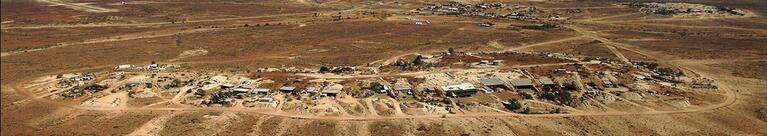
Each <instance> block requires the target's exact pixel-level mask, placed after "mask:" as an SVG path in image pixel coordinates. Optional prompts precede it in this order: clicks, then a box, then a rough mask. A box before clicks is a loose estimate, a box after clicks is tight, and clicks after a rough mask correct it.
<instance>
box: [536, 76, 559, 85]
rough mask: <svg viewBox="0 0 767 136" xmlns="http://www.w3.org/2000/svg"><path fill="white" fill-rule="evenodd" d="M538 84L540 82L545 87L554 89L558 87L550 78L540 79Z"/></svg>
mask: <svg viewBox="0 0 767 136" xmlns="http://www.w3.org/2000/svg"><path fill="white" fill-rule="evenodd" d="M538 82H540V83H541V85H543V86H544V87H553V86H556V85H557V84H556V83H554V81H553V80H551V78H548V77H541V78H540V79H538Z"/></svg>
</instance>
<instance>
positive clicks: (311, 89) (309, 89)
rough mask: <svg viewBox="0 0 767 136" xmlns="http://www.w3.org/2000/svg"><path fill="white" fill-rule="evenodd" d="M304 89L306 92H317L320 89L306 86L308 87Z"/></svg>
mask: <svg viewBox="0 0 767 136" xmlns="http://www.w3.org/2000/svg"><path fill="white" fill-rule="evenodd" d="M304 90H306V92H309V93H317V91H319V90H318V89H317V87H306V89H304Z"/></svg>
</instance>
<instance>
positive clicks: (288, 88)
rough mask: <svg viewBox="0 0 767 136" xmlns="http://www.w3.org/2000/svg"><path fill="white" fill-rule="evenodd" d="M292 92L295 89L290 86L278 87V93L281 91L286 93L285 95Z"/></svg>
mask: <svg viewBox="0 0 767 136" xmlns="http://www.w3.org/2000/svg"><path fill="white" fill-rule="evenodd" d="M293 90H296V87H292V86H283V87H280V91H281V92H286V93H289V92H293Z"/></svg>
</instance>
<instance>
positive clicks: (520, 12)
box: [417, 3, 544, 19]
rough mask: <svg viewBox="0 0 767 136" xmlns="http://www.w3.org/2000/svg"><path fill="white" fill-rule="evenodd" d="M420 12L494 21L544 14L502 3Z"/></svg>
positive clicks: (458, 5) (452, 5)
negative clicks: (503, 12) (500, 11)
mask: <svg viewBox="0 0 767 136" xmlns="http://www.w3.org/2000/svg"><path fill="white" fill-rule="evenodd" d="M417 10H418V11H428V12H431V13H433V14H438V15H444V16H473V17H486V18H494V19H535V17H533V16H531V15H533V14H537V13H543V12H544V11H543V10H541V9H538V8H536V7H525V6H519V5H515V6H512V7H509V8H507V7H506V5H505V4H502V3H479V4H462V3H450V4H446V5H432V6H426V7H421V8H418V9H417ZM492 10H502V11H506V12H510V13H508V14H505V15H497V14H496V12H490V11H492Z"/></svg>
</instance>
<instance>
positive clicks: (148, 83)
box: [144, 79, 152, 88]
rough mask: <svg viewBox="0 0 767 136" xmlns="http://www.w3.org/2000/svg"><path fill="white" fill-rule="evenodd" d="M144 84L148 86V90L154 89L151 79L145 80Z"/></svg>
mask: <svg viewBox="0 0 767 136" xmlns="http://www.w3.org/2000/svg"><path fill="white" fill-rule="evenodd" d="M144 84H145V85H146V88H152V80H151V79H147V80H144Z"/></svg>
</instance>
